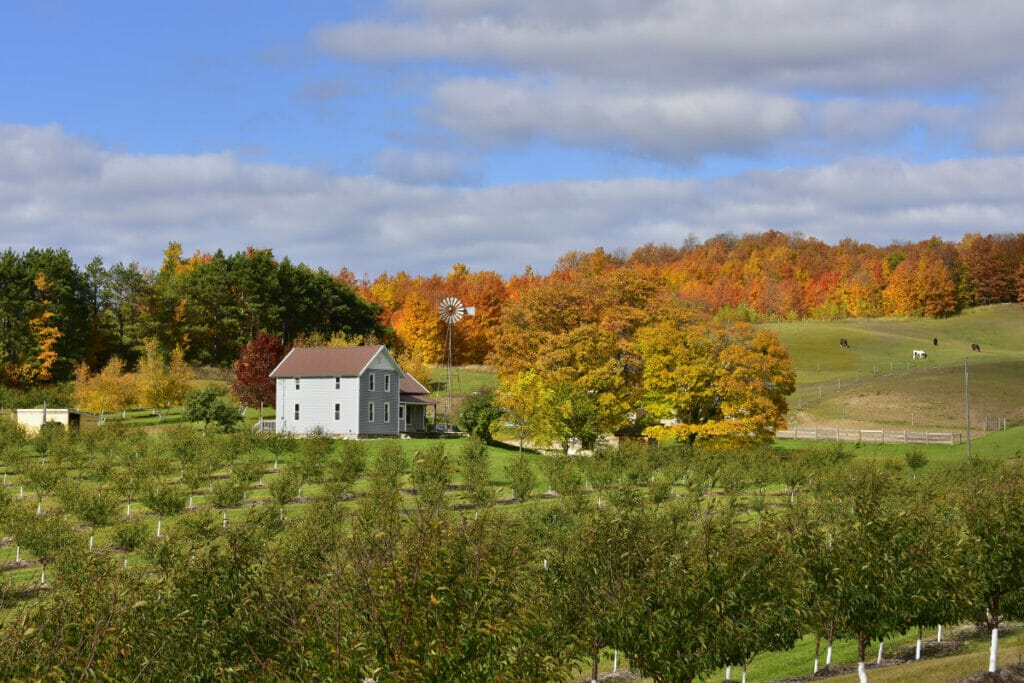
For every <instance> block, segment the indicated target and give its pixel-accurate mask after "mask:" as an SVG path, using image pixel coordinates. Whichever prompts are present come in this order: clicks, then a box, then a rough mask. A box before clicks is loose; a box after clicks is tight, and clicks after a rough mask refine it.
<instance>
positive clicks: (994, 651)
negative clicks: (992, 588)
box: [988, 595, 999, 673]
mask: <svg viewBox="0 0 1024 683" xmlns="http://www.w3.org/2000/svg"><path fill="white" fill-rule="evenodd" d="M989 615H990V623H991V624H992V644H991V645H989V648H988V670H989V673H995V672H996V659H997V658H998V656H999V595H994V596H993V597H992V606H991V607H990V609H989Z"/></svg>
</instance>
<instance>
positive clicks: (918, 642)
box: [914, 624, 923, 661]
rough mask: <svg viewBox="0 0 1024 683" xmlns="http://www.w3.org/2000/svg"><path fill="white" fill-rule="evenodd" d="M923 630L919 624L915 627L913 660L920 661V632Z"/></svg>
mask: <svg viewBox="0 0 1024 683" xmlns="http://www.w3.org/2000/svg"><path fill="white" fill-rule="evenodd" d="M922 630H923V628H922V626H921V625H920V624H918V625H917V651H916V652H914V660H915V661H917V660H918V659H921V631H922Z"/></svg>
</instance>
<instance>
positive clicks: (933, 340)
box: [932, 337, 939, 346]
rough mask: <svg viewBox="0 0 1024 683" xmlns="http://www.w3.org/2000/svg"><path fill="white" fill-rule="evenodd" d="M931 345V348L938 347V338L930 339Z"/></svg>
mask: <svg viewBox="0 0 1024 683" xmlns="http://www.w3.org/2000/svg"><path fill="white" fill-rule="evenodd" d="M932 345H933V346H938V345H939V338H938V337H933V338H932Z"/></svg>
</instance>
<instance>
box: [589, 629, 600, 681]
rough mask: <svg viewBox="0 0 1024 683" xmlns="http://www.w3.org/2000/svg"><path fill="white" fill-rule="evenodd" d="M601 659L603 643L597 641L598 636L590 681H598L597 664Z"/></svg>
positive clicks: (595, 642) (595, 641)
mask: <svg viewBox="0 0 1024 683" xmlns="http://www.w3.org/2000/svg"><path fill="white" fill-rule="evenodd" d="M600 659H601V644H600V643H598V642H597V638H595V639H594V664H593V666H592V667H591V668H590V681H591V683H597V665H598V662H599V660H600Z"/></svg>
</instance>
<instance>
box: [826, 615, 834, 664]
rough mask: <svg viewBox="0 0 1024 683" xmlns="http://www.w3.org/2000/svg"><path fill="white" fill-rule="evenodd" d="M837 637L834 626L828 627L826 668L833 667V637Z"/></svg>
mask: <svg viewBox="0 0 1024 683" xmlns="http://www.w3.org/2000/svg"><path fill="white" fill-rule="evenodd" d="M834 635H835V629H834V627H833V626H832V624H829V626H828V650H826V651H825V668H826V669H827V668H828V667H830V666H832V637H833V636H834Z"/></svg>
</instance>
